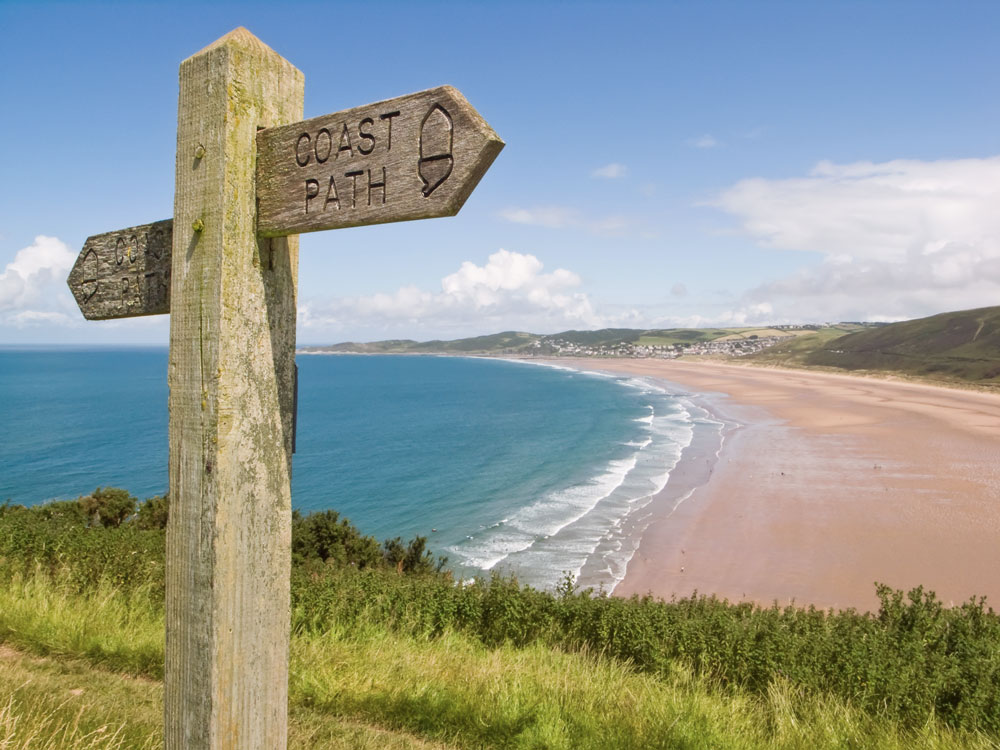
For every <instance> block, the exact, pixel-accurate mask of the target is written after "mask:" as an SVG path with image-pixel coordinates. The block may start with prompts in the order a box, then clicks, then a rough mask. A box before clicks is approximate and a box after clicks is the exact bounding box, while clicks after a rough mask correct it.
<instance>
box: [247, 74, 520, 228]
mask: <svg viewBox="0 0 1000 750" xmlns="http://www.w3.org/2000/svg"><path fill="white" fill-rule="evenodd" d="M503 146H504V143H503V141H502V140H500V138H499V137H498V136H497V134H496V133H495V132H493V128H491V127H490V126H489V125H487V124H486V121H485V120H484V119H483V118H482V117H481V116H480V115H479V113H478V112H476V110H475V109H473V108H472V105H470V104H469V102H468V101H466V99H465V97H464V96H462V94H460V93H459V92H458V91H457V90H456V89H454V88H452V87H451V86H441V87H439V88H435V89H428V90H427V91H421V92H419V93H416V94H409V95H407V96H400V97H397V98H396V99H389V100H388V101H384V102H378V103H376V104H369V105H367V106H365V107H355V108H354V109H348V110H345V111H343V112H336V113H334V114H332V115H324V116H322V117H316V118H314V119H312V120H305V121H304V122H298V123H294V124H292V125H285V126H283V127H278V128H268V129H267V130H262V131H260V132H259V133H258V134H257V154H258V156H257V200H258V217H257V231H258V232H259V233H260V234H261V235H263V236H264V237H280V236H282V235H286V234H300V233H302V232H315V231H318V230H321V229H339V228H341V227H355V226H361V225H364V224H384V223H386V222H390V221H408V220H410V219H430V218H434V217H437V216H454V215H455V214H457V213H458V210H459V209H460V208H461V207H462V204H463V203H465V200H466V198H468V197H469V194H470V193H471V192H472V190H473V188H475V187H476V185H477V184H478V183H479V180H480V178H481V177H482V176H483V174H485V172H486V170H487V169H489V167H490V165H491V164H492V163H493V160H494V159H495V158H496V156H497V154H499V153H500V150H501V149H502V148H503Z"/></svg>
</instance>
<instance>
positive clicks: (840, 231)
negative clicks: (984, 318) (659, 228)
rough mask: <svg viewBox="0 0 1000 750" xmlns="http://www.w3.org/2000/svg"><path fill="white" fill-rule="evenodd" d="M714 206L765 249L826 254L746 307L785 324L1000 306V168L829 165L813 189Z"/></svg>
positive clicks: (747, 184) (725, 199)
mask: <svg viewBox="0 0 1000 750" xmlns="http://www.w3.org/2000/svg"><path fill="white" fill-rule="evenodd" d="M714 205H716V206H718V207H720V208H722V209H723V210H725V211H727V212H729V213H730V214H731V215H733V216H734V217H736V218H737V219H738V220H739V222H740V226H741V230H742V231H743V232H745V233H746V234H748V235H749V236H750V237H752V238H753V239H754V240H755V241H757V242H758V243H760V244H761V245H764V246H767V247H772V248H776V249H782V250H801V251H811V252H814V253H819V254H821V256H822V262H821V263H820V264H818V265H814V266H811V267H808V268H804V269H802V270H800V271H799V272H797V273H795V274H793V275H790V276H787V277H785V278H782V279H778V280H775V281H772V282H769V283H766V284H762V285H760V286H758V287H757V288H755V289H753V290H751V291H750V292H748V293H747V294H746V295H745V302H746V304H747V305H748V306H750V307H753V306H757V305H760V304H762V303H768V304H772V305H773V309H774V310H775V313H776V314H777V315H778V316H779V317H780V318H781V319H782V320H803V319H809V320H859V319H863V320H879V319H901V318H910V317H918V316H921V315H928V314H932V313H935V312H941V311H944V310H958V309H964V308H972V307H979V306H986V305H995V304H997V303H998V302H1000V211H998V210H997V206H998V205H1000V157H992V158H986V159H961V160H943V161H934V162H924V161H913V160H896V161H889V162H884V163H871V162H858V163H854V164H834V163H831V162H820V163H819V164H817V165H816V167H815V168H814V169H813V170H812V171H811V172H810V173H809V175H808V176H806V177H800V178H792V179H783V180H765V179H749V180H743V181H741V182H739V183H737V184H736V185H734V186H732V187H731V188H729V189H728V190H726V191H724V192H723V193H722V194H721V195H720V196H719V198H718V199H717V201H716V202H715V203H714ZM742 312H743V313H745V314H747V315H753V314H754V312H753V310H750V308H749V307H748V308H747V310H744V311H742ZM734 314H739V313H736V312H734ZM754 322H757V321H754Z"/></svg>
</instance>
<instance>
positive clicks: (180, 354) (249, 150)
mask: <svg viewBox="0 0 1000 750" xmlns="http://www.w3.org/2000/svg"><path fill="white" fill-rule="evenodd" d="M302 101H303V76H302V74H301V73H300V72H299V71H298V70H296V69H295V68H294V67H293V66H292V65H291V64H290V63H288V62H287V61H286V60H284V59H283V58H281V57H280V56H278V55H277V53H275V52H274V51H272V50H271V49H270V48H268V47H267V46H266V45H264V44H263V43H262V42H261V41H260V40H259V39H257V38H256V37H255V36H253V35H252V34H250V32H248V31H247V30H245V29H237V30H236V31H233V32H231V33H229V34H227V35H226V36H225V37H223V38H222V39H220V40H218V41H217V42H215V43H214V44H212V45H211V46H209V47H207V48H205V49H204V50H202V51H201V52H199V53H198V54H196V55H194V56H193V57H191V58H189V59H187V60H185V61H184V62H183V63H182V64H181V68H180V97H179V102H178V129H177V161H176V192H175V195H174V232H173V265H172V274H171V283H172V287H173V288H172V289H171V302H170V359H169V371H168V383H169V386H170V397H169V399H170V401H169V403H170V430H169V433H170V435H169V440H170V472H169V477H170V519H169V525H168V529H167V604H166V630H167V641H166V665H165V685H164V704H165V707H164V715H165V747H166V748H167V750H202V749H205V748H212V749H213V750H215V749H221V748H241V749H243V748H247V749H249V748H254V749H259V750H282V749H283V748H285V747H286V744H287V706H288V692H287V691H288V629H289V577H290V527H291V485H290V480H291V466H292V409H293V392H294V350H295V307H296V282H297V273H298V239H297V238H283V239H275V240H266V239H265V240H260V241H258V238H257V234H256V210H255V196H254V166H255V162H254V159H255V153H256V150H255V133H256V131H257V129H258V128H261V127H274V126H278V125H283V124H285V123H290V122H294V121H296V120H299V119H301V118H302Z"/></svg>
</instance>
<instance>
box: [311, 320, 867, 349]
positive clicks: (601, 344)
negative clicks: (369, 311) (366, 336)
mask: <svg viewBox="0 0 1000 750" xmlns="http://www.w3.org/2000/svg"><path fill="white" fill-rule="evenodd" d="M858 327H860V326H859V325H853V327H852V328H851V329H852V330H853V329H855V328H858ZM816 330H822V327H821V326H781V327H780V328H759V327H758V328H656V329H639V328H603V329H601V330H599V331H563V332H562V333H553V334H544V335H543V334H537V333H525V332H523V331H504V332H503V333H494V334H491V335H489V336H474V337H472V338H466V339H454V340H451V341H437V340H435V341H412V340H410V339H390V340H386V341H373V342H369V343H357V342H351V341H348V342H344V343H340V344H333V345H331V346H305V347H302V348H301V350H300V351H303V352H312V353H321V352H322V353H342V354H482V355H508V356H509V355H540V356H560V355H569V356H641V355H643V354H646V355H649V354H650V353H651V352H653V351H654V350H655V351H659V352H663V351H664V350H666V349H672V350H675V351H676V352H678V353H679V352H683V351H684V350H685V349H686V348H688V347H694V346H696V345H698V344H707V343H710V342H734V343H735V342H744V343H750V342H760V343H761V344H764V343H766V344H767V345H770V344H773V343H774V342H776V341H778V340H780V339H784V338H794V337H796V336H801V335H803V334H806V333H812V332H813V331H816ZM844 330H845V329H844V328H843V327H838V328H837V333H838V334H840V333H843V332H844Z"/></svg>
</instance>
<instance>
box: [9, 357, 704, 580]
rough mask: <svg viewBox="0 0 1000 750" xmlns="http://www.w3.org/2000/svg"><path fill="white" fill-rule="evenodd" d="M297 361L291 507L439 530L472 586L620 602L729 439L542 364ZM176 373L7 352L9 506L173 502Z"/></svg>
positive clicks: (689, 401) (617, 378) (664, 390)
mask: <svg viewBox="0 0 1000 750" xmlns="http://www.w3.org/2000/svg"><path fill="white" fill-rule="evenodd" d="M297 363H298V368H299V402H298V428H297V429H298V434H297V452H296V454H295V456H294V461H293V479H292V505H293V507H294V508H296V509H298V510H299V511H301V512H303V513H307V512H310V511H319V510H326V509H335V510H337V511H338V512H339V513H341V514H342V515H343V516H346V517H347V518H349V519H350V520H351V521H352V522H353V523H354V524H355V525H356V526H357V527H358V528H359V529H360V530H361V532H362V533H364V534H370V535H373V536H375V537H376V538H377V539H379V540H380V541H381V540H384V539H392V538H395V537H400V538H401V539H402V540H403V541H406V540H408V539H411V538H412V537H414V536H418V535H419V536H424V537H426V538H427V540H428V542H427V544H428V548H429V549H430V550H431V551H432V552H433V553H435V554H436V555H440V556H446V557H447V558H448V563H447V567H448V568H449V569H451V570H453V571H454V572H455V574H456V575H457V576H458V577H460V578H463V579H466V578H472V577H475V576H488V575H490V574H491V573H492V572H499V573H503V574H508V575H511V574H512V575H515V576H516V577H517V578H518V580H519V581H521V582H522V583H527V584H530V585H532V586H535V587H536V588H542V589H552V588H553V587H554V586H556V585H557V584H558V583H560V582H561V581H562V580H564V579H565V577H566V576H567V575H571V576H573V578H574V580H576V581H577V582H578V583H579V584H580V585H583V586H592V587H594V588H596V589H602V590H604V591H607V592H611V591H613V589H614V587H615V586H616V585H617V583H618V582H619V581H620V580H621V579H622V578H623V576H624V574H625V568H626V566H627V564H628V562H629V560H630V559H631V558H632V556H633V555H634V554H635V551H636V548H637V545H638V541H639V539H640V537H641V535H642V531H643V530H644V529H645V527H646V525H648V523H649V521H650V519H651V517H652V511H653V508H651V507H650V505H651V502H652V499H653V497H654V495H656V494H657V493H658V492H660V490H662V489H663V488H664V487H666V486H667V484H668V482H669V481H670V477H671V473H672V472H673V471H674V469H675V467H676V466H677V465H678V462H679V461H680V460H681V458H682V455H683V454H684V451H685V449H687V448H688V447H689V446H691V445H692V441H693V440H695V439H696V437H697V436H698V435H699V434H701V435H702V437H703V438H704V436H705V435H709V436H711V435H715V434H721V432H722V428H723V425H722V423H721V422H719V421H718V420H717V419H716V418H715V417H713V415H712V414H711V413H710V412H709V411H707V410H706V409H705V408H704V407H703V406H701V405H699V403H698V402H697V399H696V398H694V397H693V396H692V395H691V394H686V393H684V392H683V391H681V390H679V389H676V388H671V387H670V386H669V385H667V384H664V383H660V382H653V381H650V380H645V379H641V378H635V377H628V376H622V375H614V374H608V373H603V372H598V371H581V370H578V369H575V368H570V367H562V366H558V365H548V364H539V363H535V362H534V361H513V360H500V359H492V358H472V357H435V356H363V355H358V356H355V355H306V354H300V355H298V356H297ZM166 377H167V351H166V349H165V348H102V349H92V348H69V347H66V348H58V349H56V348H51V349H50V348H3V349H0V424H2V425H3V428H2V429H3V437H2V439H0V502H3V501H5V500H9V501H10V502H13V503H20V504H25V505H33V504H36V503H41V502H45V501H48V500H52V499H71V498H75V497H78V496H80V495H83V494H88V493H90V492H92V491H93V490H94V489H95V488H96V487H98V486H115V487H123V488H125V489H127V490H129V491H130V492H131V493H132V494H134V495H136V496H137V497H139V498H146V497H151V496H153V495H158V494H162V493H164V492H165V491H166V490H167V382H166ZM683 499H684V498H683V496H680V497H676V498H674V500H673V501H672V502H675V503H676V502H681V501H682V500H683Z"/></svg>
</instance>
